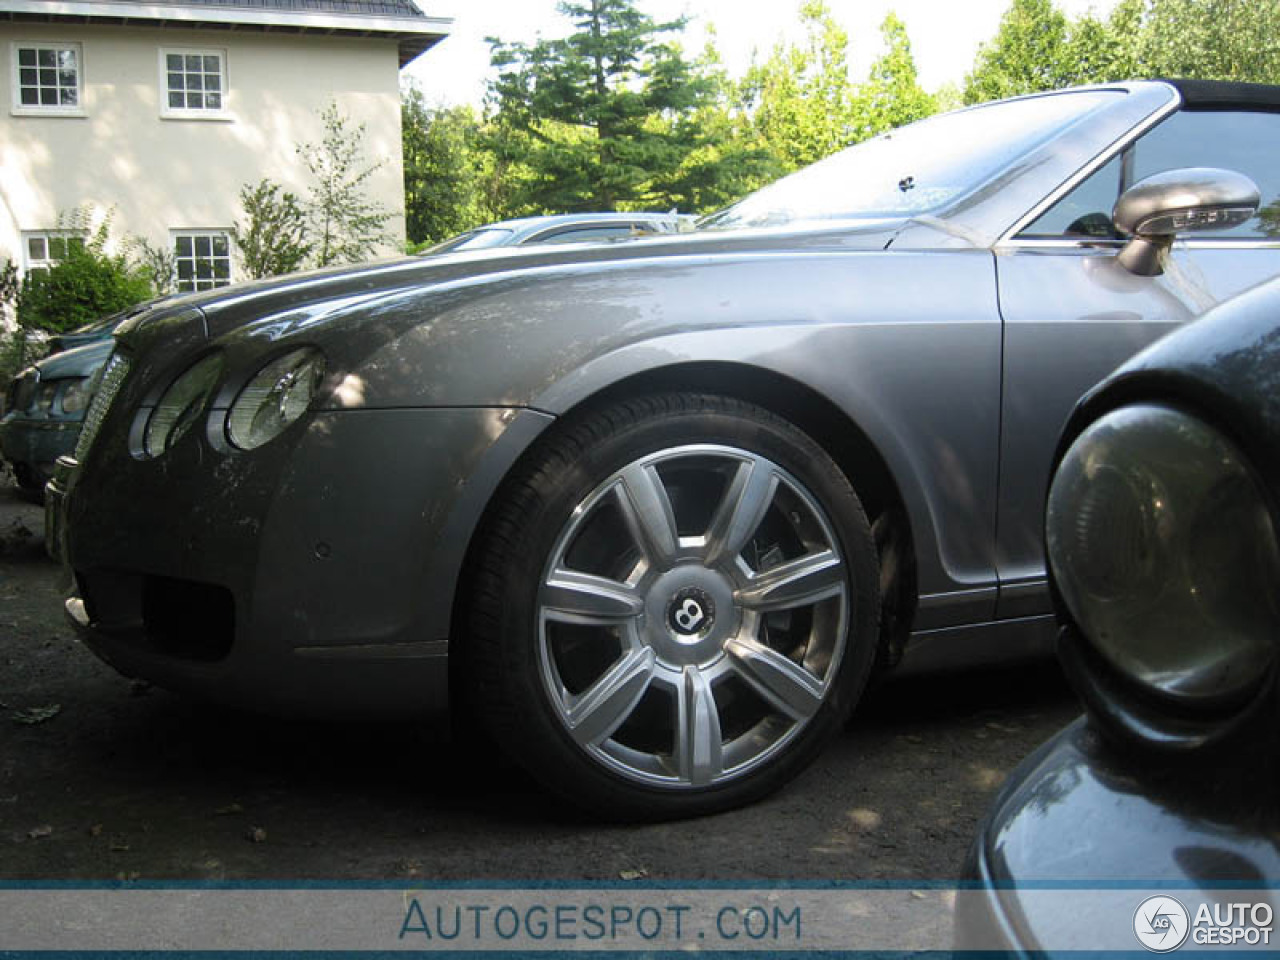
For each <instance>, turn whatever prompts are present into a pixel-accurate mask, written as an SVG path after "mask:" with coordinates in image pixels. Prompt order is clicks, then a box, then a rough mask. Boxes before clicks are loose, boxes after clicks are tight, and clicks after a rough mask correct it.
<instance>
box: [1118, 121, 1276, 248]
mask: <svg viewBox="0 0 1280 960" xmlns="http://www.w3.org/2000/svg"><path fill="white" fill-rule="evenodd" d="M1277 157H1280V113H1257V112H1246V111H1243V110H1233V111H1229V112H1225V111H1224V112H1208V111H1206V112H1195V111H1189V112H1179V113H1175V114H1174V115H1173V116H1172V117H1170V118H1169V119H1168V120H1166V121H1164V123H1162V124H1160V126H1158V127H1156V128H1155V129H1154V130H1152V131H1151V132H1150V133H1148V134H1147V135H1146V136H1144V137H1143V138H1142V139H1141V140H1139V141H1138V143H1137V146H1136V148H1135V150H1134V159H1133V182H1134V183H1137V182H1138V181H1139V180H1141V179H1142V178H1143V177H1149V176H1151V175H1152V174H1153V173H1161V172H1163V171H1165V170H1175V169H1177V168H1178V167H1222V168H1224V169H1227V170H1235V171H1236V172H1237V173H1243V174H1244V175H1245V176H1247V177H1250V178H1251V179H1252V180H1253V182H1254V183H1256V184H1257V185H1258V189H1259V190H1260V191H1262V205H1261V207H1260V209H1259V210H1258V216H1256V217H1254V218H1253V219H1252V220H1250V221H1249V222H1248V223H1246V224H1242V225H1241V226H1238V227H1234V228H1232V229H1228V230H1222V231H1220V232H1207V233H1201V234H1198V236H1201V237H1223V238H1228V237H1229V238H1235V239H1248V238H1266V237H1276V236H1280V164H1277V162H1276V159H1277Z"/></svg>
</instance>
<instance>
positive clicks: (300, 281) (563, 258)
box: [116, 219, 904, 341]
mask: <svg viewBox="0 0 1280 960" xmlns="http://www.w3.org/2000/svg"><path fill="white" fill-rule="evenodd" d="M903 223H904V221H902V220H900V219H876V220H858V221H849V220H843V221H838V222H835V221H833V222H829V223H824V224H821V225H816V226H815V225H803V226H789V227H783V228H772V229H761V230H733V231H705V232H695V233H691V234H677V235H670V236H667V235H664V236H660V237H652V238H650V237H644V238H637V239H634V240H627V241H623V242H615V243H606V244H573V245H572V246H560V245H547V246H531V247H523V248H498V249H491V250H477V251H464V252H461V253H454V254H445V255H437V256H432V257H402V258H398V259H394V260H387V261H379V262H374V263H366V264H361V265H358V266H346V267H337V268H330V269H326V270H313V271H308V272H303V273H295V274H289V275H287V276H284V277H275V278H271V279H267V280H259V281H253V282H249V283H242V284H237V285H235V286H231V287H226V288H223V289H220V290H216V291H209V292H206V293H201V294H194V295H190V296H187V297H184V298H182V299H179V300H175V301H166V302H165V304H164V305H163V309H157V310H152V311H150V312H148V313H145V314H142V315H139V316H135V317H132V318H130V319H128V320H126V321H125V322H124V323H123V324H121V326H120V327H119V328H118V329H117V332H116V335H117V337H119V338H121V339H123V340H126V341H128V340H129V339H130V338H131V337H136V336H137V335H138V334H140V333H142V332H144V331H145V330H146V328H147V327H148V326H150V325H153V324H155V323H158V322H160V321H161V320H163V321H165V322H166V323H169V322H171V321H172V319H173V318H174V316H175V315H186V316H189V317H190V318H191V319H192V322H195V317H196V313H195V310H193V309H192V308H196V309H198V311H199V314H200V315H201V319H200V322H202V323H203V324H204V325H205V330H204V333H205V336H206V337H208V338H209V339H217V338H218V337H220V336H223V335H225V334H227V333H230V332H231V331H233V330H236V329H237V328H239V327H241V326H243V325H244V324H246V323H250V322H253V321H257V320H261V319H262V318H264V317H269V316H275V315H283V314H290V315H294V322H295V323H296V322H297V321H298V320H299V319H301V318H300V317H298V316H297V315H298V314H306V315H308V316H309V317H312V318H317V317H318V316H320V315H323V314H326V313H342V314H344V315H345V314H347V313H348V311H349V310H350V309H351V308H353V307H357V306H359V305H360V304H361V303H363V302H372V301H375V300H378V299H379V298H381V297H384V296H386V295H388V294H395V293H396V292H398V291H402V290H407V289H414V290H417V291H422V290H424V289H430V288H433V287H439V288H441V289H442V290H444V289H450V290H458V289H462V288H475V287H489V286H491V285H493V284H497V283H500V282H502V281H503V280H505V279H512V278H515V277H520V278H522V279H527V278H529V276H530V275H531V274H536V273H542V274H546V275H564V274H572V273H581V272H584V271H593V270H600V269H607V268H608V267H609V266H611V265H618V264H629V265H636V264H637V263H638V262H640V261H656V265H657V266H659V267H661V266H662V265H663V264H664V263H670V262H673V261H676V260H684V261H688V260H689V259H690V258H692V259H696V260H702V259H713V258H720V257H730V256H735V255H761V254H768V253H779V254H786V253H789V252H790V253H804V252H814V251H823V250H827V251H830V250H881V249H884V248H885V247H887V246H888V245H889V244H890V243H891V242H892V240H893V238H894V236H895V235H896V234H897V233H898V232H899V231H900V230H901V228H902V226H903Z"/></svg>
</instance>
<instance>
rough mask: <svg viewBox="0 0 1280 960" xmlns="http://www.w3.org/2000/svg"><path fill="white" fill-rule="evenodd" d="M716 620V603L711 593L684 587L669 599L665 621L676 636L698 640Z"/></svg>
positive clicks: (708, 631)
mask: <svg viewBox="0 0 1280 960" xmlns="http://www.w3.org/2000/svg"><path fill="white" fill-rule="evenodd" d="M715 622H716V605H715V601H714V600H712V599H711V595H710V594H709V593H707V592H706V591H705V590H699V589H698V588H697V587H685V588H684V589H683V590H681V591H680V592H679V593H677V594H676V595H675V597H673V598H672V600H671V605H670V607H669V608H668V611H667V623H668V624H669V625H670V627H671V629H672V631H673V632H674V633H675V634H676V636H677V637H678V638H681V639H684V640H700V639H702V638H703V637H705V636H706V635H707V634H708V633H710V632H711V628H712V626H714V625H715Z"/></svg>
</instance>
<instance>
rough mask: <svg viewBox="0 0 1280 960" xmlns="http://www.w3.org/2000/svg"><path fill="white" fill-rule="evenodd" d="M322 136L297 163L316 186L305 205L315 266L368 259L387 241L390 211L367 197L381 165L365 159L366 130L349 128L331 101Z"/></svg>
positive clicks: (302, 147)
mask: <svg viewBox="0 0 1280 960" xmlns="http://www.w3.org/2000/svg"><path fill="white" fill-rule="evenodd" d="M320 119H321V122H322V123H323V124H324V136H323V137H322V138H321V139H320V141H319V142H317V143H300V144H298V146H297V148H296V149H297V153H298V157H299V159H301V160H302V163H303V165H304V166H305V167H306V168H307V170H308V172H310V174H311V177H312V180H313V181H314V183H313V184H312V187H311V195H310V197H309V198H308V200H307V204H306V208H307V216H308V219H309V220H310V225H311V235H312V242H313V244H314V253H315V261H316V264H317V266H321V267H327V266H329V265H330V264H334V263H355V262H357V261H359V260H365V259H368V258H369V257H370V256H371V255H372V254H374V253H375V252H376V251H377V249H378V247H380V246H382V245H383V244H385V243H387V242H389V241H390V239H391V238H390V237H389V236H388V234H387V221H389V220H390V219H391V216H392V214H391V212H390V211H388V210H387V209H386V208H385V207H384V206H383V205H382V204H381V203H378V202H377V201H376V200H370V199H369V198H368V196H367V190H368V186H369V178H370V177H372V176H373V175H374V173H376V172H377V170H378V168H379V167H381V166H382V164H381V162H377V161H375V162H369V161H367V160H366V159H365V157H364V135H365V125H364V124H363V123H360V124H355V125H354V126H353V125H352V124H351V121H350V119H349V118H348V117H346V116H345V115H343V114H342V113H341V112H339V110H338V105H337V104H336V103H334V102H333V101H330V102H329V104H328V105H327V106H326V107H325V108H324V109H323V110H321V111H320Z"/></svg>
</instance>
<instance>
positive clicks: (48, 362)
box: [36, 337, 114, 380]
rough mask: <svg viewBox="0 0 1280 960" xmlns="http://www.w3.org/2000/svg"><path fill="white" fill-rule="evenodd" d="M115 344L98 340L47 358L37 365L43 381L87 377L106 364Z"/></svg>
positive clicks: (105, 340)
mask: <svg viewBox="0 0 1280 960" xmlns="http://www.w3.org/2000/svg"><path fill="white" fill-rule="evenodd" d="M113 346H114V344H113V343H112V342H111V339H110V338H109V337H108V338H107V339H98V340H94V341H92V342H90V343H87V344H84V345H83V346H79V347H72V348H71V349H70V350H63V351H62V352H61V353H55V354H53V355H52V356H49V357H45V358H44V359H43V360H41V361H40V362H39V363H37V364H36V369H38V370H39V371H40V379H41V380H58V379H61V378H63V377H87V376H90V375H92V373H93V372H94V371H95V370H96V369H98V367H100V366H102V364H103V363H105V362H106V359H107V357H109V356H110V355H111V349H112V347H113Z"/></svg>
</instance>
